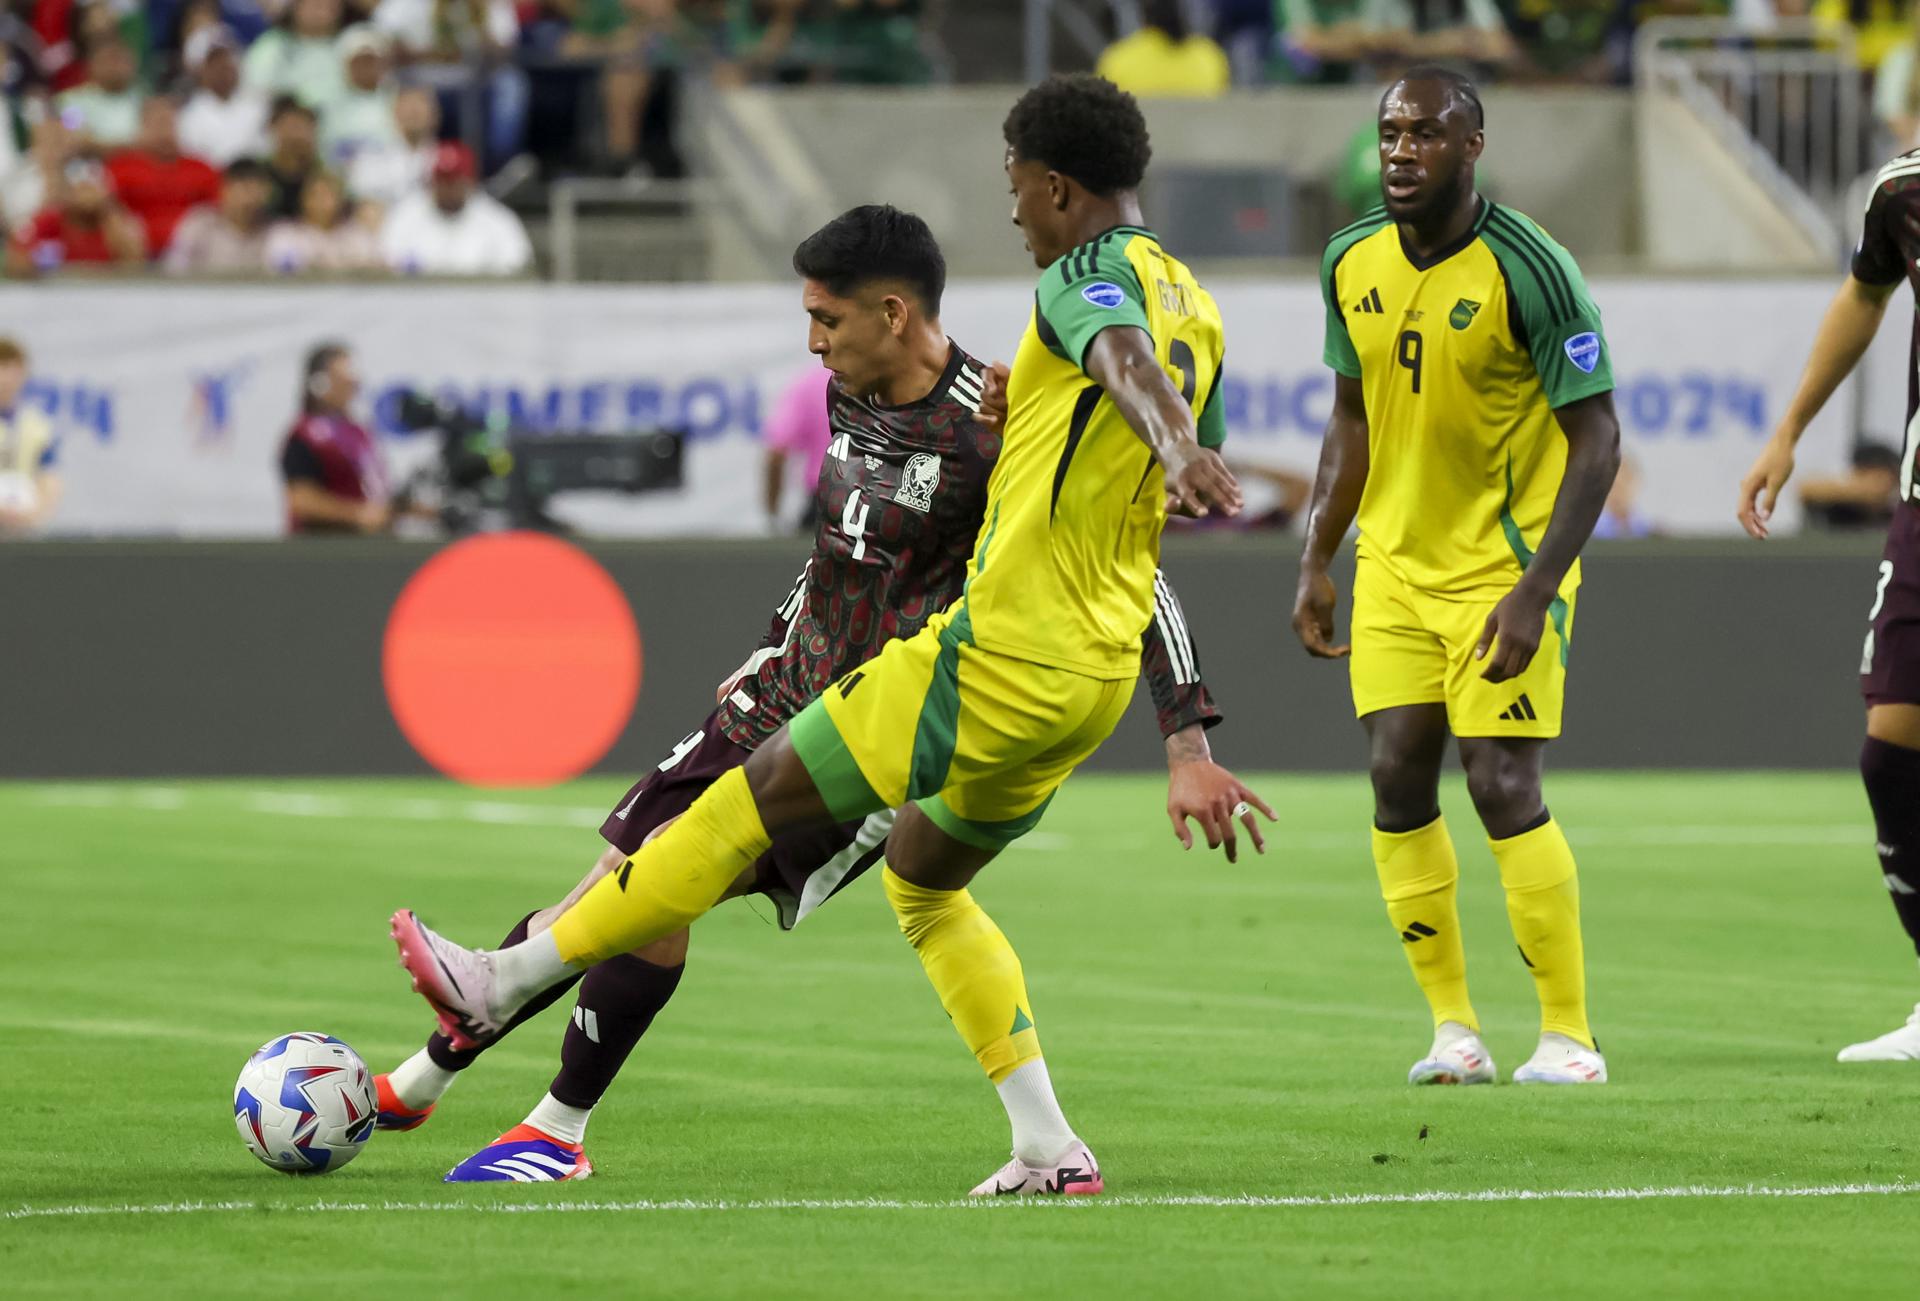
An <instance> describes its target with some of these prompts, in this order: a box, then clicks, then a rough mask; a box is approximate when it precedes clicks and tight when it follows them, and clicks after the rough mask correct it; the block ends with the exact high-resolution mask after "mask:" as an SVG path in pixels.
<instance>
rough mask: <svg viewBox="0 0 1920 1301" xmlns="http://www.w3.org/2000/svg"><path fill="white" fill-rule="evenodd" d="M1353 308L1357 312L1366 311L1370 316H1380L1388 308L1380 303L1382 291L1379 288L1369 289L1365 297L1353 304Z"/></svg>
mask: <svg viewBox="0 0 1920 1301" xmlns="http://www.w3.org/2000/svg"><path fill="white" fill-rule="evenodd" d="M1353 310H1354V311H1356V312H1361V313H1364V314H1366V315H1369V316H1378V315H1381V314H1382V313H1384V312H1385V311H1386V310H1387V309H1386V308H1384V307H1382V306H1381V305H1380V291H1379V290H1378V289H1374V290H1371V291H1369V292H1368V294H1367V296H1366V297H1365V298H1362V299H1361V300H1360V301H1359V302H1357V303H1355V304H1354V305H1353Z"/></svg>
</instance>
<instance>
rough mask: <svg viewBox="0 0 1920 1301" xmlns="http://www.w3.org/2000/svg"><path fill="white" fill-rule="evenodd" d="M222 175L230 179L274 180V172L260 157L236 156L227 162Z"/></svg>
mask: <svg viewBox="0 0 1920 1301" xmlns="http://www.w3.org/2000/svg"><path fill="white" fill-rule="evenodd" d="M220 175H221V176H222V177H223V178H225V179H226V180H229V181H268V182H271V181H272V180H273V173H272V172H270V171H268V170H267V165H266V164H265V163H263V162H261V161H260V160H259V159H258V158H236V159H234V160H233V161H232V162H230V163H228V164H227V166H226V170H225V171H223V172H221V173H220Z"/></svg>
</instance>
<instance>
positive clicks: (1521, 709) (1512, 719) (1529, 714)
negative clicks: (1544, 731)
mask: <svg viewBox="0 0 1920 1301" xmlns="http://www.w3.org/2000/svg"><path fill="white" fill-rule="evenodd" d="M1539 718H1540V716H1539V715H1538V714H1536V713H1534V712H1533V702H1532V701H1531V700H1528V699H1527V698H1526V696H1524V695H1522V696H1521V697H1520V699H1518V700H1516V701H1514V702H1513V707H1512V708H1510V709H1507V710H1505V711H1504V712H1502V713H1501V715H1500V721H1501V722H1503V723H1532V722H1537V721H1539Z"/></svg>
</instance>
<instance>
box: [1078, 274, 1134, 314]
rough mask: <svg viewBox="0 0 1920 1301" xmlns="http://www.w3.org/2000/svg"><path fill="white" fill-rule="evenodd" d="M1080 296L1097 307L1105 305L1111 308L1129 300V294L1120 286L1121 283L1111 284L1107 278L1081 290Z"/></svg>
mask: <svg viewBox="0 0 1920 1301" xmlns="http://www.w3.org/2000/svg"><path fill="white" fill-rule="evenodd" d="M1080 296H1081V297H1082V298H1084V299H1086V300H1087V301H1088V302H1090V303H1092V304H1093V305H1094V306H1095V307H1105V308H1107V309H1109V310H1111V309H1113V308H1115V307H1118V306H1120V304H1122V303H1124V302H1126V301H1127V294H1126V291H1125V290H1124V289H1122V288H1120V286H1119V285H1115V284H1109V283H1108V282H1107V281H1105V280H1102V281H1101V282H1100V283H1098V284H1093V285H1088V286H1087V287H1086V288H1085V289H1082V290H1081V291H1080Z"/></svg>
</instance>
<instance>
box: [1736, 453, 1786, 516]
mask: <svg viewBox="0 0 1920 1301" xmlns="http://www.w3.org/2000/svg"><path fill="white" fill-rule="evenodd" d="M1792 477H1793V444H1792V443H1791V442H1790V441H1788V440H1787V439H1785V438H1782V437H1781V436H1780V435H1779V434H1775V435H1774V436H1773V437H1772V438H1771V439H1769V440H1768V441H1767V445H1766V447H1764V448H1763V449H1761V452H1760V457H1759V459H1758V460H1756V461H1755V462H1754V463H1753V468H1752V469H1751V470H1748V471H1747V477H1746V478H1744V479H1742V480H1741V481H1740V503H1739V509H1738V514H1739V516H1740V527H1741V528H1743V529H1745V530H1746V531H1747V535H1748V536H1749V537H1754V538H1759V539H1761V540H1763V541H1764V540H1765V539H1766V537H1767V522H1768V521H1769V520H1771V519H1772V518H1773V508H1774V506H1775V505H1776V504H1777V503H1778V502H1779V500H1780V490H1781V489H1782V488H1784V487H1786V486H1787V480H1788V479H1791V478H1792Z"/></svg>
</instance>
